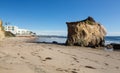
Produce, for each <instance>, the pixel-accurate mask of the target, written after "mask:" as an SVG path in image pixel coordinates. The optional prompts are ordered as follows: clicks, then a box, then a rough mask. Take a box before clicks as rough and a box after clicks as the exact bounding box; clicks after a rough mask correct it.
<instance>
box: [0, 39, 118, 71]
mask: <svg viewBox="0 0 120 73" xmlns="http://www.w3.org/2000/svg"><path fill="white" fill-rule="evenodd" d="M32 39H33V38H24V37H21V38H20V37H19V38H18V37H14V38H5V39H3V40H2V41H0V73H120V52H117V51H104V50H100V49H92V48H85V47H77V46H64V45H57V44H45V43H30V42H29V41H31V40H32Z"/></svg>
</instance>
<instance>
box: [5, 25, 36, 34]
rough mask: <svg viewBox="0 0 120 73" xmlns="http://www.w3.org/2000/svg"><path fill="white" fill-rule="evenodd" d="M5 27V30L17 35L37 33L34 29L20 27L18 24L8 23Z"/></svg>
mask: <svg viewBox="0 0 120 73" xmlns="http://www.w3.org/2000/svg"><path fill="white" fill-rule="evenodd" d="M4 29H5V31H10V32H11V33H13V34H15V35H17V36H29V35H35V33H33V32H32V31H29V30H27V29H19V28H18V27H17V26H11V25H6V26H4Z"/></svg>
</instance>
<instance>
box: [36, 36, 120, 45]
mask: <svg viewBox="0 0 120 73" xmlns="http://www.w3.org/2000/svg"><path fill="white" fill-rule="evenodd" d="M66 40H67V37H66V36H39V38H38V39H37V40H36V42H47V43H52V42H54V41H56V42H58V43H65V42H66ZM110 43H118V44H120V36H106V37H105V44H110Z"/></svg>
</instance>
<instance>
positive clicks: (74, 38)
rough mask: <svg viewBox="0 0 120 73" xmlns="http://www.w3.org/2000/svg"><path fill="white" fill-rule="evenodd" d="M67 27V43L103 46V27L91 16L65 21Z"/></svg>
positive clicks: (104, 31)
mask: <svg viewBox="0 0 120 73" xmlns="http://www.w3.org/2000/svg"><path fill="white" fill-rule="evenodd" d="M66 24H67V27H68V36H67V41H66V44H67V45H79V46H91V47H97V46H103V45H104V37H105V35H106V30H105V28H104V27H103V26H102V25H100V24H99V23H97V22H95V20H94V19H93V18H92V17H88V18H87V19H85V20H82V21H77V22H66Z"/></svg>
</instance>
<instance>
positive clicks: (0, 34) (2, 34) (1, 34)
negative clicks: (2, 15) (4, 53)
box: [0, 20, 5, 39]
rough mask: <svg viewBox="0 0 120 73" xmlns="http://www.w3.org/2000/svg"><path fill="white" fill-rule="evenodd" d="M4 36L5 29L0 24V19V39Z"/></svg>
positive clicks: (0, 22) (0, 23)
mask: <svg viewBox="0 0 120 73" xmlns="http://www.w3.org/2000/svg"><path fill="white" fill-rule="evenodd" d="M4 37H5V31H4V29H3V26H2V21H1V20H0V39H3V38H4Z"/></svg>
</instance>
